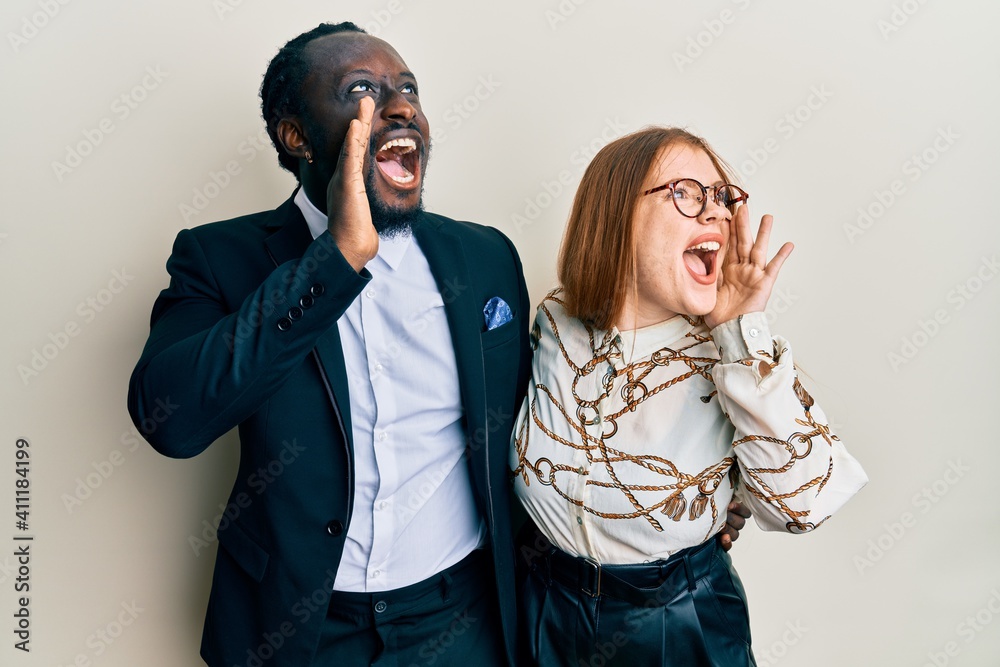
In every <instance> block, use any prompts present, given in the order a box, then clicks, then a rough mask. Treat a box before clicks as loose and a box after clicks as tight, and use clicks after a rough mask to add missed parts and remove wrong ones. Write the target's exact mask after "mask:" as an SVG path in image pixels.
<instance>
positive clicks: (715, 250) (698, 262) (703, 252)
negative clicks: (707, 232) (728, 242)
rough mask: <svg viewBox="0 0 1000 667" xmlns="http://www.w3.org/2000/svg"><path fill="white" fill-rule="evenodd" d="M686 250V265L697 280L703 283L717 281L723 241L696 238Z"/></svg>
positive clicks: (709, 283)
mask: <svg viewBox="0 0 1000 667" xmlns="http://www.w3.org/2000/svg"><path fill="white" fill-rule="evenodd" d="M695 241H696V242H695V243H693V244H691V246H689V247H688V248H687V249H686V250H684V266H685V267H687V270H688V273H690V274H691V276H692V277H693V278H694V279H695V281H697V282H699V283H701V284H702V285H712V284H715V281H716V269H717V268H718V266H719V249H720V248H722V243H720V242H719V241H714V240H712V241H709V240H702V239H695Z"/></svg>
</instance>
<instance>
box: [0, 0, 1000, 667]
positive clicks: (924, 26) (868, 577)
mask: <svg viewBox="0 0 1000 667" xmlns="http://www.w3.org/2000/svg"><path fill="white" fill-rule="evenodd" d="M344 19H348V20H354V21H356V22H358V23H360V24H363V25H365V26H367V27H368V28H369V29H370V30H371V31H372V32H374V33H376V34H379V35H380V36H381V37H384V38H385V39H387V40H388V41H390V42H391V43H392V44H393V45H395V46H396V48H397V49H398V51H399V52H400V53H401V54H402V56H403V57H404V59H406V61H407V62H408V64H409V65H410V66H411V68H412V69H413V71H414V72H416V73H417V76H418V78H419V81H420V84H421V88H422V90H421V96H422V100H423V105H424V109H425V111H426V114H427V117H428V118H429V120H430V122H431V127H432V129H433V130H434V132H435V135H434V136H435V141H436V143H435V147H434V154H433V157H432V160H431V165H430V169H429V172H428V180H427V191H426V202H427V204H428V208H430V209H431V210H434V211H437V212H440V213H443V214H446V215H449V216H452V217H456V218H462V219H469V220H475V221H478V222H482V223H487V224H491V225H494V226H496V227H498V228H500V229H502V230H503V231H505V232H506V233H507V234H508V235H510V236H511V238H512V239H513V241H514V242H515V244H516V245H517V247H518V249H519V250H520V252H521V255H522V258H523V261H524V265H525V271H526V275H527V279H528V283H529V287H530V289H531V293H532V298H533V299H534V300H536V301H537V300H538V299H539V298H540V297H541V296H542V295H543V294H544V293H545V291H546V290H547V289H548V288H549V287H551V286H552V284H553V280H554V275H555V274H554V257H555V253H556V250H557V247H558V242H559V239H560V234H561V231H562V228H563V225H564V222H565V218H566V214H567V211H568V208H569V205H570V201H571V199H572V191H573V189H574V188H575V185H576V183H577V182H578V180H579V177H580V175H581V173H582V170H583V167H584V165H585V164H586V161H587V160H588V159H589V157H590V156H591V155H592V154H593V152H594V151H595V150H596V149H597V148H599V147H600V146H601V145H603V143H605V142H606V141H607V140H608V139H610V138H613V137H614V136H617V134H620V133H621V132H624V131H628V130H633V129H638V128H640V127H642V126H643V125H645V124H649V123H670V124H677V125H682V126H685V127H688V128H690V129H692V130H694V131H695V132H697V133H700V134H703V135H704V136H706V137H707V138H708V139H709V140H710V141H711V142H712V143H713V144H714V145H715V147H716V148H717V149H718V150H719V151H720V152H721V154H722V155H723V156H724V157H726V158H727V159H728V160H729V161H730V162H731V163H733V164H734V165H735V166H736V167H737V168H739V169H740V171H741V173H742V174H743V175H744V183H745V185H746V189H747V190H749V191H750V192H751V194H752V197H753V198H752V202H751V205H752V211H753V213H754V214H755V215H757V216H759V215H761V214H763V213H764V212H771V213H773V214H774V215H775V219H776V232H775V237H776V240H778V239H789V240H792V241H794V242H795V243H796V246H797V247H796V250H795V252H794V254H793V255H792V257H791V259H790V260H789V262H788V263H787V264H786V267H785V269H784V271H783V273H782V276H781V279H780V281H779V285H778V291H777V293H776V294H775V296H774V298H773V299H772V304H771V308H770V314H771V315H772V318H773V320H774V324H773V327H774V329H775V331H777V332H779V333H781V334H782V335H784V336H786V337H787V338H788V339H789V340H791V341H792V344H793V345H794V346H795V349H796V353H797V359H798V360H799V362H800V363H802V364H803V365H804V366H805V368H806V370H807V371H808V374H809V376H810V377H811V378H812V382H811V387H812V388H813V389H814V394H815V395H816V396H817V398H818V400H819V401H820V402H821V403H822V404H823V405H824V407H825V408H826V409H827V412H828V413H829V414H830V415H831V417H832V419H833V420H834V422H835V424H834V426H835V428H836V430H837V431H838V432H839V433H840V435H841V437H842V439H843V440H844V442H845V443H846V444H847V446H848V448H849V449H850V451H852V453H853V454H855V455H856V456H857V457H858V458H859V459H860V460H861V461H862V463H863V464H864V466H865V468H866V469H867V471H868V473H869V475H870V477H871V480H872V481H871V484H870V485H869V486H868V488H866V489H865V490H864V491H862V492H861V494H860V495H859V496H858V497H857V498H856V499H855V500H854V501H852V502H851V503H850V504H849V505H848V506H847V507H846V509H845V510H844V511H843V512H842V513H841V514H839V515H838V516H836V517H835V518H834V519H832V520H831V521H830V522H829V523H828V524H827V525H826V526H824V527H823V528H822V529H821V530H819V531H818V532H816V533H814V534H812V535H807V536H804V537H790V536H786V535H778V534H770V533H762V532H761V531H759V530H758V529H756V527H750V528H748V529H747V530H746V531H745V533H744V536H743V538H742V539H741V540H740V542H739V544H738V545H737V547H736V549H735V551H734V553H733V555H734V557H735V561H736V564H737V567H738V568H739V570H740V572H741V574H742V577H743V580H744V582H745V584H746V587H747V591H748V596H749V600H750V606H751V615H752V623H753V635H754V645H755V647H756V651H757V656H758V661H759V663H760V664H761V665H762V666H763V665H775V664H783V665H810V666H817V667H818V666H831V667H832V666H842V665H913V666H914V667H917V666H920V665H925V664H930V665H944V664H948V665H960V666H971V665H977V666H980V665H981V666H995V665H997V664H998V660H1000V658H998V656H1000V619H998V616H1000V570H998V568H997V567H996V564H997V563H998V562H1000V556H998V547H1000V533H998V531H997V526H998V523H1000V520H998V508H997V506H996V503H995V502H994V498H995V497H996V492H995V491H994V487H995V484H996V478H997V473H996V469H997V465H998V463H1000V454H998V453H997V451H998V448H997V437H996V435H995V433H996V427H995V425H994V423H993V422H995V421H996V418H997V415H998V412H1000V410H998V406H997V399H998V397H1000V396H998V394H1000V392H998V389H997V370H998V361H1000V358H998V352H997V350H998V346H997V345H996V343H995V342H994V337H995V332H996V328H997V325H998V324H1000V321H998V320H1000V318H998V305H1000V279H997V272H998V270H1000V267H998V265H997V263H996V259H997V256H998V253H1000V231H998V222H1000V220H998V217H997V213H996V211H997V205H996V192H997V189H998V181H997V176H998V174H997V169H996V167H995V160H996V157H995V156H996V151H997V148H998V146H1000V144H998V130H997V124H996V118H997V112H998V105H997V82H996V72H997V70H998V66H1000V49H998V47H997V40H996V32H995V26H996V25H997V23H998V21H1000V6H998V5H997V4H995V3H989V2H986V1H985V0H981V1H979V2H973V1H965V2H950V3H945V2H940V1H923V2H918V1H917V0H905V1H902V0H879V1H877V2H863V1H861V0H847V1H845V2H837V3H832V2H831V3H812V2H794V3H793V2H765V1H764V0H739V1H734V0H713V1H711V2H639V1H636V0H629V1H624V2H615V3H611V2H602V1H599V0H590V1H589V2H588V1H585V0H575V2H574V1H573V0H562V2H559V1H558V0H543V1H541V2H529V1H527V0H518V1H511V2H504V3H491V4H486V3H471V2H459V1H458V0H447V1H439V2H431V1H430V0H421V1H417V0H393V1H391V2H387V1H385V0H365V1H363V2H352V3H350V4H349V5H348V4H347V3H330V2H320V1H318V0H316V1H311V2H307V1H298V2H283V3H278V2H264V1H263V0H214V1H213V0H200V1H194V0H175V1H173V2H152V1H150V2H124V1H121V0H119V1H113V0H89V1H84V0H79V1H76V2H70V1H69V0H61V1H60V0H7V1H6V2H5V3H4V6H3V9H2V10H0V26H2V29H3V33H4V40H3V44H2V45H0V63H2V68H3V82H4V86H3V88H4V95H3V100H4V101H3V103H2V108H3V116H4V119H5V122H4V123H3V129H2V130H0V133H2V138H3V144H2V145H3V150H4V157H3V160H2V162H0V170H2V178H0V183H2V187H3V202H4V208H5V211H6V213H5V215H4V216H3V218H2V219H0V279H2V282H3V292H2V294H3V307H2V312H3V313H4V320H3V326H2V328H0V349H2V350H3V365H2V369H0V370H2V374H3V375H2V377H3V381H2V383H0V410H2V421H0V424H2V426H0V471H2V472H0V499H2V502H0V518H2V519H0V619H3V620H0V638H2V644H0V663H2V664H3V665H5V666H7V665H10V666H11V667H14V666H20V665H32V666H36V665H37V666H42V665H44V666H48V667H51V666H55V665H60V666H62V665H70V664H81V665H85V664H93V665H100V666H106V667H113V666H118V667H134V666H139V665H142V666H150V667H160V666H163V667H175V666H179V667H184V666H187V665H198V664H201V662H200V661H199V659H198V657H197V650H198V643H199V640H200V634H201V623H202V619H203V614H204V607H205V602H206V599H207V591H208V585H209V580H210V574H211V569H210V568H211V565H212V562H213V560H214V554H215V544H214V543H212V544H211V545H210V546H209V547H207V548H200V549H199V548H197V547H193V546H192V541H191V537H192V536H198V537H200V536H202V535H203V531H205V530H206V525H207V524H210V523H211V522H213V521H214V520H216V517H217V515H218V513H219V505H220V503H224V502H225V499H226V496H227V494H228V491H229V488H230V484H231V481H232V478H233V476H234V474H235V462H236V457H237V454H238V452H237V447H236V441H235V439H234V438H233V437H232V435H230V436H227V437H226V438H223V439H222V441H220V442H219V443H217V444H216V445H214V446H213V447H212V448H211V449H210V450H209V451H207V452H206V453H205V454H203V455H201V456H199V457H198V458H196V459H193V460H188V461H172V460H168V459H166V458H163V457H160V456H158V455H156V454H155V453H154V452H153V451H152V450H151V449H150V448H149V447H148V446H146V445H145V444H139V443H138V442H137V441H136V439H135V437H134V435H133V433H132V426H131V423H130V421H129V418H128V415H127V414H126V411H125V393H126V385H127V380H128V376H129V373H130V371H131V369H132V365H133V364H134V362H135V360H136V359H137V357H138V355H139V351H140V349H141V347H142V345H143V342H144V340H145V336H146V333H147V326H148V316H149V311H150V307H151V305H152V302H153V299H154V298H155V295H156V293H157V291H158V290H159V289H161V288H162V287H164V286H165V284H166V272H165V270H164V268H163V267H164V262H165V260H166V258H167V255H168V254H169V251H170V246H171V242H172V240H173V237H174V236H175V234H176V233H177V231H178V230H180V229H182V228H184V227H189V226H193V225H197V224H202V223H207V222H211V221H213V220H219V219H224V218H228V217H232V216H235V215H239V214H243V213H249V212H253V211H258V210H262V209H269V208H273V207H274V206H276V205H277V204H279V203H280V202H282V201H283V200H284V199H285V198H286V197H287V196H288V195H289V193H290V192H291V190H292V187H293V179H292V178H291V177H290V176H289V175H288V174H287V173H285V172H282V171H281V170H280V169H279V167H278V165H277V160H276V158H275V154H274V152H273V150H272V149H271V148H270V146H269V145H267V143H266V138H265V135H264V134H263V132H262V123H261V120H260V116H259V98H258V97H257V88H258V86H259V83H260V79H261V76H262V74H263V72H264V69H265V67H266V64H267V62H268V60H269V59H270V58H271V57H272V56H273V55H274V53H275V52H276V50H277V48H278V47H279V46H280V45H281V44H282V43H284V42H285V41H286V40H287V39H289V38H291V37H292V36H294V35H296V34H298V33H299V32H302V31H304V30H307V29H309V28H311V27H313V26H314V25H315V24H317V23H319V22H321V21H331V22H336V21H339V20H344ZM262 140H263V142H264V143H261V141H262ZM73 153H75V154H76V157H75V158H74V157H73V155H72V154H73ZM227 168H228V170H229V173H228V174H225V175H223V174H222V172H226V171H227ZM184 207H188V208H184ZM859 209H861V210H862V211H866V212H867V213H866V215H867V216H868V217H861V218H860V220H859V216H860V214H859ZM774 247H775V248H776V247H777V244H775V245H774ZM893 355H896V356H893ZM32 364H34V367H33V366H32ZM19 437H21V438H27V439H28V440H29V441H30V451H31V455H32V459H31V461H32V466H31V479H32V490H33V495H32V506H31V515H30V530H29V531H28V533H30V534H32V535H34V536H35V541H34V542H33V544H32V560H31V582H30V583H31V592H30V598H31V601H30V613H31V629H32V638H31V644H30V646H31V653H30V654H24V653H22V652H20V651H16V650H14V648H13V644H14V641H15V637H14V635H13V628H14V619H13V616H12V614H13V613H14V610H15V605H16V597H18V594H16V593H15V592H14V585H15V582H16V576H17V574H16V568H15V566H16V562H15V559H14V557H13V550H14V542H13V537H14V535H15V534H20V532H21V531H18V530H16V528H15V527H14V522H15V516H14V506H13V505H14V501H13V498H14V482H15V479H16V478H15V476H14V465H15V464H14V451H15V441H16V439H17V438H19ZM196 551H198V553H197V555H196V553H195V552H196ZM977 619H978V620H977ZM74 661H75V663H74Z"/></svg>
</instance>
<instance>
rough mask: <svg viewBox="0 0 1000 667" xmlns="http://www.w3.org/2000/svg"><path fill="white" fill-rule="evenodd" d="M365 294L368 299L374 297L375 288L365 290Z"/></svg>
mask: <svg viewBox="0 0 1000 667" xmlns="http://www.w3.org/2000/svg"><path fill="white" fill-rule="evenodd" d="M365 296H366V297H368V298H369V299H374V298H375V290H373V289H370V290H368V291H367V292H365Z"/></svg>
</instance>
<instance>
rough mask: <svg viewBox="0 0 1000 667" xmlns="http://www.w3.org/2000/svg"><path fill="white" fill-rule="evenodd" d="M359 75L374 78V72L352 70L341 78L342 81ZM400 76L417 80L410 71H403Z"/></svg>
mask: <svg viewBox="0 0 1000 667" xmlns="http://www.w3.org/2000/svg"><path fill="white" fill-rule="evenodd" d="M357 74H364V75H366V76H374V72H372V71H371V70H368V69H352V70H351V71H350V72H344V73H343V74H341V75H340V78H341V79H346V78H348V77H351V76H355V75H357ZM398 76H401V77H409V78H411V79H413V80H414V81H415V80H416V78H417V76H416V75H415V74H414V73H413V72H411V71H409V70H403V71H402V72H400V73H399V75H398Z"/></svg>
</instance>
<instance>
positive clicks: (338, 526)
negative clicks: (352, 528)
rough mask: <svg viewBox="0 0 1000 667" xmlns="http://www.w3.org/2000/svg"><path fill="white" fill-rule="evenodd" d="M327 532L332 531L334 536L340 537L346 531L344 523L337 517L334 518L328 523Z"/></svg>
mask: <svg viewBox="0 0 1000 667" xmlns="http://www.w3.org/2000/svg"><path fill="white" fill-rule="evenodd" d="M326 532H328V533H330V534H331V535H333V536H334V537H340V534H341V533H343V532H344V524H342V523H341V522H340V521H338V520H337V519H334V520H333V521H331V522H330V523H328V524H326Z"/></svg>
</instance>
